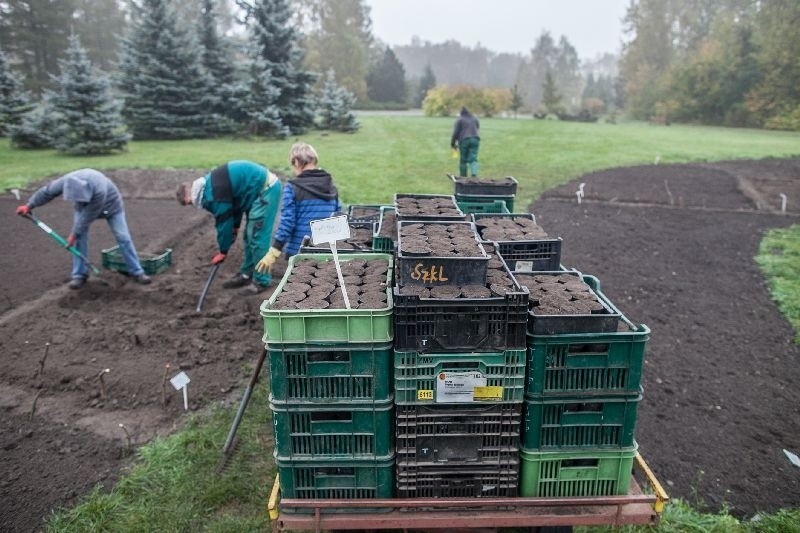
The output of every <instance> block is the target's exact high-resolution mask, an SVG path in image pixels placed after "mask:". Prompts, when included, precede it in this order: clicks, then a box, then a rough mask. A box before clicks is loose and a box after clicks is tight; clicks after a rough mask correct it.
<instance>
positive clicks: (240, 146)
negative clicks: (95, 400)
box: [0, 115, 800, 532]
mask: <svg viewBox="0 0 800 533" xmlns="http://www.w3.org/2000/svg"><path fill="white" fill-rule="evenodd" d="M360 120H361V122H362V125H363V127H362V129H361V131H360V132H358V133H356V134H353V135H344V134H325V133H320V132H311V133H309V134H308V135H305V136H303V137H302V140H304V141H306V142H309V143H311V144H313V145H314V146H315V147H316V148H317V150H318V152H319V154H320V157H321V166H323V167H324V168H326V169H327V170H329V171H330V172H331V173H332V174H333V175H334V177H335V180H336V183H337V185H338V186H339V189H340V196H341V198H342V200H343V202H345V203H371V204H374V203H390V202H391V201H392V194H393V193H394V192H416V193H448V194H451V193H452V190H453V188H452V183H451V182H450V181H449V180H448V179H447V178H446V176H445V174H446V173H448V172H449V173H456V172H457V162H456V161H455V160H453V159H452V158H451V153H450V149H449V139H450V132H451V128H452V123H453V120H452V119H449V118H448V119H432V118H424V117H403V116H375V115H372V116H362V117H360ZM481 125H482V134H483V142H482V146H481V153H480V162H481V174H482V175H484V176H487V177H500V176H506V175H512V176H514V177H516V178H517V179H518V180H519V182H520V185H519V191H518V199H517V202H516V205H517V206H518V207H517V210H519V211H521V210H524V208H525V206H526V205H527V203H528V202H530V201H532V200H533V199H535V198H536V196H538V195H539V194H540V193H541V192H542V191H544V190H546V189H547V188H549V187H551V186H553V185H556V184H559V183H563V182H565V181H567V180H569V179H571V178H574V177H577V176H579V175H581V174H583V173H586V172H589V171H593V170H599V169H603V168H610V167H617V166H627V165H634V164H653V163H655V162H656V160H658V161H659V162H661V163H683V162H690V161H716V160H726V159H737V158H743V159H759V158H764V157H788V156H799V155H800V134H798V133H787V132H767V131H757V130H744V129H723V128H709V127H693V126H670V127H664V126H651V125H648V124H643V123H621V124H617V125H611V124H602V123H600V124H579V123H562V122H552V121H534V120H528V119H520V120H511V119H482V120H481ZM292 142H294V139H287V140H283V141H255V140H223V139H218V140H193V141H163V142H149V141H142V142H133V143H131V144H130V147H129V150H128V151H127V152H125V153H122V154H118V155H113V156H103V157H72V156H63V155H59V154H58V153H56V152H54V151H51V150H44V151H20V150H12V149H11V148H10V147H9V143H8V140H7V139H5V140H0V188H9V187H21V186H24V185H25V184H27V183H29V182H30V181H33V180H38V179H41V178H44V177H49V176H54V175H57V174H62V173H65V172H67V171H70V170H74V169H76V168H81V167H87V166H89V167H94V168H98V169H114V168H131V167H141V168H194V169H198V170H200V169H202V170H208V169H211V168H213V167H214V166H216V165H219V164H221V163H223V162H225V161H227V160H230V159H251V160H255V161H259V162H261V163H263V164H265V165H267V166H272V167H275V168H278V169H282V170H284V171H286V170H288V164H287V161H286V158H287V153H288V149H289V146H290V145H291V143H292ZM770 239H771V240H767V241H765V242H766V243H767V244H765V247H764V248H762V256H764V257H768V256H769V257H772V258H777V259H775V260H774V261H771V265H767V264H765V263H762V265H763V266H764V268H765V270H766V271H767V273H768V275H770V276H775V277H776V279H778V278H780V277H788V278H790V282H792V283H794V285H791V286H790V287H789V289H781V288H779V286H778V285H773V287H775V288H774V290H775V291H776V292H790V293H793V294H794V295H796V294H797V293H798V292H800V289H799V288H798V287H797V286H796V280H797V279H798V278H797V275H796V274H797V269H796V268H795V270H793V271H790V274H789V275H788V276H787V275H785V273H786V272H787V269H786V267H785V266H783V263H782V262H781V261H783V260H786V259H787V258H788V259H790V260H791V261H793V264H794V265H795V267H796V264H797V258H796V255H797V250H798V249H800V247H799V246H798V245H797V243H798V242H800V231H798V230H797V229H796V228H795V229H793V230H791V231H787V233H786V234H785V235H784V234H782V233H781V234H772V235H771V236H770ZM778 259H780V260H781V261H778ZM765 261H766V259H765ZM792 280H793V281H792ZM776 283H777V282H776ZM795 297H796V296H795ZM789 306H790V307H792V308H794V309H795V310H797V309H800V304H798V302H797V301H796V300H795V301H794V302H790V304H789ZM795 323H797V322H795ZM244 385H245V384H244V383H243V384H242V389H244ZM259 390H260V391H261V392H260V393H259V394H256V395H255V396H254V398H253V399H252V400H251V405H250V406H249V408H248V412H247V414H246V415H245V417H244V421H243V423H242V426H241V427H240V429H239V434H238V435H239V439H240V442H241V443H242V448H240V450H239V451H238V453H237V455H236V456H235V457H234V460H233V461H232V463H231V464H230V465H229V467H228V469H227V470H226V471H225V472H224V473H223V474H221V475H220V474H217V473H215V472H214V466H215V465H216V462H217V459H218V458H219V454H220V449H221V446H222V443H224V441H225V436H226V433H227V430H228V428H229V425H230V423H231V421H232V419H233V416H234V412H235V409H234V410H224V409H221V408H218V409H214V410H213V412H212V413H210V414H205V415H198V416H196V417H195V418H194V419H193V421H192V422H191V423H189V425H188V427H187V428H186V429H184V430H183V431H181V432H180V433H177V434H175V435H172V436H171V437H168V438H166V439H158V440H156V441H154V442H152V443H150V444H148V445H146V446H144V447H142V448H141V449H140V450H139V451H138V457H137V461H136V464H135V465H134V466H133V468H132V470H131V472H129V473H128V474H127V475H126V476H125V477H124V478H123V479H122V480H121V481H120V482H119V483H118V484H117V485H116V486H115V488H114V489H113V490H112V491H110V492H109V493H104V492H102V491H99V490H97V491H95V492H93V493H92V494H90V495H88V496H87V497H86V498H85V499H84V501H83V502H82V503H81V504H80V505H78V506H76V507H75V508H73V509H70V510H62V511H60V512H58V513H57V514H55V515H54V516H53V517H52V518H51V520H50V521H49V523H48V526H47V530H48V531H58V532H62V531H63V532H72V531H201V530H202V531H237V532H238V531H263V530H265V529H267V528H268V527H269V524H268V518H267V513H266V508H265V504H266V501H267V497H268V493H269V490H270V488H271V484H272V480H273V479H274V475H275V469H274V464H273V461H272V458H271V455H272V454H271V453H269V449H270V448H271V446H272V442H271V435H269V434H268V432H267V434H265V431H264V428H265V427H268V425H265V424H263V421H262V420H258V419H257V417H255V416H252V415H253V413H254V412H262V413H265V412H266V413H268V412H269V408H268V405H267V399H266V396H265V394H266V393H265V392H263V387H261V388H259ZM797 523H800V510H793V511H787V512H782V513H778V514H776V515H772V516H770V517H762V519H761V520H759V521H755V522H746V523H740V522H739V521H738V520H736V519H735V518H733V517H730V516H729V515H727V514H725V513H722V514H720V515H704V514H700V513H696V512H695V511H693V510H692V509H691V507H690V506H688V505H686V504H685V503H680V502H678V503H677V504H671V505H668V506H667V508H666V511H665V515H664V520H663V521H662V526H661V527H660V528H659V531H779V530H781V531H798V529H797V527H796V524H797ZM595 530H596V529H595V528H591V529H588V531H595ZM625 530H626V531H646V530H648V528H625ZM581 531H587V529H585V528H584V529H582V530H581Z"/></svg>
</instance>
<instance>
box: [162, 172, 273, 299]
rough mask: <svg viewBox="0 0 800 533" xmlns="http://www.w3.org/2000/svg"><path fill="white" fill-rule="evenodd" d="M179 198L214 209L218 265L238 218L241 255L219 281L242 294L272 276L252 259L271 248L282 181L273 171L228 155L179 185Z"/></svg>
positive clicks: (215, 260)
mask: <svg viewBox="0 0 800 533" xmlns="http://www.w3.org/2000/svg"><path fill="white" fill-rule="evenodd" d="M177 198H178V202H179V203H181V204H182V205H194V206H195V207H197V208H202V209H205V210H206V211H208V212H209V213H211V214H212V215H214V223H215V225H216V230H217V246H218V247H219V252H217V254H216V255H214V257H212V258H211V264H212V265H216V264H219V263H221V262H223V261H224V260H225V257H226V256H227V255H228V251H229V250H230V248H231V246H232V245H233V242H234V241H235V240H236V236H237V235H238V233H239V228H240V227H241V224H242V218H243V217H247V222H246V223H245V229H244V258H243V260H242V264H241V265H240V267H239V272H238V273H237V274H236V275H235V276H234V277H233V278H232V279H230V280H227V281H225V283H223V284H222V286H223V288H226V289H235V288H239V287H243V289H242V293H243V294H259V293H261V292H263V291H265V290H266V289H267V288H268V287H269V285H270V283H271V282H272V276H271V275H270V274H269V272H258V271H256V270H255V266H256V262H257V261H258V259H259V258H260V257H262V256H263V255H264V254H265V253H266V252H267V250H268V249H269V243H270V240H271V239H272V228H273V227H274V225H275V217H276V215H277V213H278V207H279V206H280V198H281V182H280V179H278V176H276V175H275V174H274V173H272V172H270V171H269V170H267V169H266V168H265V167H263V166H261V165H259V164H256V163H253V162H251V161H229V162H227V163H225V164H224V165H220V166H218V167H217V168H215V169H214V170H212V171H211V172H209V173H208V174H206V175H205V176H202V177H200V178H197V179H196V180H194V181H193V182H192V183H191V184H190V183H182V184H181V185H179V186H178V191H177Z"/></svg>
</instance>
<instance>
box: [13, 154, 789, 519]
mask: <svg viewBox="0 0 800 533" xmlns="http://www.w3.org/2000/svg"><path fill="white" fill-rule="evenodd" d="M198 174H199V171H196V170H188V171H151V170H125V171H117V172H110V175H111V176H112V178H113V179H115V181H116V182H117V183H118V184H119V185H120V186H121V189H122V192H123V195H124V197H125V202H126V207H127V215H128V225H129V227H130V229H131V232H132V236H133V239H134V242H135V243H136V245H137V248H138V249H139V250H141V251H146V252H153V253H157V252H159V251H162V250H164V249H165V248H172V250H173V255H172V265H171V266H170V268H169V269H167V270H166V271H165V272H163V273H160V274H157V275H156V276H154V278H153V283H152V285H149V286H146V287H144V286H139V285H136V284H135V283H133V282H131V281H130V280H128V279H127V278H126V277H124V276H122V275H121V274H117V273H115V272H110V271H104V272H103V274H102V275H101V276H100V277H97V278H90V279H89V282H88V283H87V285H86V287H85V288H84V289H82V290H80V291H70V290H69V289H68V288H67V287H66V285H65V282H66V281H67V279H68V277H69V265H70V258H69V255H68V254H67V253H66V252H65V251H64V250H62V249H60V248H59V247H58V246H56V245H55V244H54V243H53V242H52V241H51V240H50V239H49V237H47V236H46V235H45V234H44V233H42V232H41V231H40V230H38V229H37V228H36V227H35V226H33V224H31V223H30V222H29V221H27V220H24V219H22V218H20V217H18V216H16V215H15V214H14V208H15V207H16V206H17V205H19V203H20V202H19V201H17V200H16V199H15V198H14V197H13V196H12V195H11V194H9V193H5V194H4V195H3V196H2V197H1V198H0V224H1V225H2V227H3V228H4V229H5V230H6V231H3V232H0V244H2V246H3V249H4V250H5V251H6V253H5V254H3V255H2V256H0V271H2V273H3V277H2V282H1V283H2V289H3V290H2V291H0V294H2V297H1V298H0V376H1V377H0V409H2V417H1V421H0V430H1V431H0V446H1V447H2V450H3V452H2V454H0V501H2V502H3V504H2V505H0V519H1V520H2V523H3V528H4V529H7V530H11V531H34V530H38V529H39V528H40V527H41V524H42V520H43V519H45V518H46V517H47V516H48V515H49V514H50V512H51V510H52V509H54V508H57V507H60V506H69V505H73V504H74V503H76V501H77V499H78V498H80V497H81V496H83V495H85V494H86V493H87V492H89V491H90V490H91V488H92V487H93V486H95V485H97V484H100V485H103V486H105V487H109V486H111V484H112V483H113V482H114V481H115V480H116V479H117V478H118V476H119V475H120V473H121V472H122V469H123V468H124V467H125V466H126V465H128V464H129V462H130V460H131V457H132V454H131V450H130V448H129V446H128V442H127V438H126V434H125V433H124V432H123V431H122V430H121V429H120V427H119V424H124V426H125V428H126V429H127V430H128V432H129V433H130V435H131V441H132V442H131V444H132V446H133V447H135V446H139V445H141V444H144V443H146V442H148V441H150V440H151V439H152V438H153V437H155V436H157V435H166V434H168V433H170V432H172V431H174V430H175V429H176V428H179V427H180V426H181V424H182V421H183V420H184V419H185V417H186V413H185V412H184V411H183V405H182V401H181V397H180V394H179V393H178V392H176V391H174V390H172V389H171V387H170V388H168V389H165V387H164V376H165V374H167V375H170V376H171V375H174V374H176V373H177V372H178V371H179V370H184V371H185V372H187V374H189V376H190V377H191V380H192V382H191V385H190V386H189V403H190V410H191V411H196V410H198V409H203V408H205V407H207V406H209V405H211V404H213V403H215V402H219V401H231V400H232V402H233V403H236V402H238V400H239V398H240V397H241V392H242V391H243V390H244V388H245V386H246V383H247V379H248V377H249V375H248V370H247V367H248V366H252V364H254V363H255V361H256V359H257V358H258V355H259V350H260V349H261V347H262V346H263V345H262V343H261V337H262V335H263V327H264V326H263V321H262V318H261V316H260V314H259V306H260V304H261V302H262V301H263V300H264V299H265V298H269V297H270V295H271V292H267V293H265V294H261V295H258V296H241V295H239V294H238V293H237V292H236V291H232V290H225V289H223V288H222V281H224V280H225V279H226V278H228V277H230V276H233V275H234V274H235V273H236V270H237V267H238V264H239V261H240V258H241V243H237V244H236V245H235V246H234V247H233V249H232V252H231V254H230V255H229V258H228V259H227V260H226V261H225V263H224V264H223V266H222V268H221V269H220V272H219V274H218V279H217V281H215V282H214V284H213V285H212V288H211V290H210V293H209V295H208V299H207V300H206V303H205V307H204V310H203V312H202V313H199V314H198V313H196V312H195V305H196V303H197V297H198V295H199V293H200V290H201V289H202V286H203V283H204V282H205V280H206V278H207V277H208V273H209V269H210V267H209V261H210V259H211V257H212V256H213V255H214V253H215V251H216V245H215V239H214V229H213V223H212V219H211V216H210V215H208V214H207V213H205V212H203V211H200V210H197V209H194V208H190V207H180V206H178V205H177V203H176V202H175V200H174V189H175V185H176V184H177V183H178V181H181V180H185V179H192V178H193V177H196V176H197V175H198ZM43 178H44V176H43ZM665 182H666V185H665ZM580 183H585V186H584V190H585V192H586V196H585V198H584V201H583V202H582V203H581V204H578V203H577V201H576V196H575V191H576V190H577V188H578V186H579V185H580ZM667 188H668V189H669V192H667ZM29 189H30V190H32V189H33V186H31V187H29ZM30 190H29V191H27V192H23V195H24V197H25V198H27V195H28V194H30ZM777 193H784V194H786V195H787V197H788V199H789V200H788V214H780V212H779V211H780V207H781V204H780V198H779V197H778V195H777ZM521 207H522V206H519V207H518V208H521ZM532 210H533V212H534V213H535V215H536V221H537V223H538V224H540V225H541V227H542V228H543V229H544V230H546V231H547V233H548V234H549V235H550V236H551V237H554V238H555V237H562V238H563V239H564V241H563V242H564V247H563V264H564V265H565V266H567V267H575V268H577V269H578V270H580V271H581V272H583V273H585V274H592V275H595V276H597V277H598V278H599V279H600V281H601V283H602V291H603V293H604V294H605V295H606V296H608V297H609V298H610V299H611V300H612V301H613V302H614V303H615V304H616V305H617V306H618V307H619V308H620V310H621V311H622V312H623V313H624V314H625V315H626V316H627V317H628V318H630V319H631V320H632V321H634V322H637V323H645V324H647V325H648V326H649V327H650V328H651V329H652V335H651V338H650V341H649V344H648V349H647V355H646V364H645V369H644V395H643V398H642V401H641V403H640V405H639V410H638V419H637V426H636V440H637V441H638V443H639V446H640V448H639V449H640V451H641V452H642V453H643V454H644V456H645V458H646V459H647V461H648V463H649V464H650V466H651V467H653V469H654V471H655V473H656V475H657V476H658V477H659V479H660V480H661V481H662V482H664V483H665V485H666V488H667V490H668V491H669V493H670V494H671V495H672V496H678V497H682V498H685V499H687V500H689V501H690V502H693V503H695V502H697V501H698V500H700V501H702V502H704V503H705V504H706V505H707V506H708V507H709V508H710V509H718V508H719V506H720V505H722V504H727V505H730V506H731V509H732V512H733V513H734V514H736V515H737V516H743V517H744V516H752V515H753V514H754V513H756V512H759V511H767V512H769V511H775V510H777V509H778V508H780V507H784V506H793V507H796V506H797V504H798V502H800V469H798V468H797V467H795V466H792V464H791V463H790V462H789V460H788V459H787V458H786V456H785V455H784V453H783V449H787V450H790V451H793V452H795V453H800V402H798V401H797V385H798V383H800V365H798V364H797V361H798V360H799V359H798V357H800V350H799V349H798V347H797V346H796V345H795V344H794V343H793V336H794V333H793V331H792V329H791V327H790V326H789V324H788V323H787V322H786V320H785V319H784V318H783V317H782V316H781V314H780V313H779V311H778V309H777V307H776V306H775V304H774V303H773V302H772V301H771V300H770V297H769V293H768V290H767V287H766V283H765V282H764V278H763V276H762V274H761V272H760V270H759V269H758V267H757V266H756V264H755V262H754V261H753V257H754V256H755V254H756V252H757V248H758V243H759V242H760V240H761V237H762V235H763V234H764V232H765V231H767V230H768V229H769V228H775V227H786V226H789V225H791V224H793V223H798V222H800V161H799V160H783V161H779V160H768V161H762V162H727V163H718V164H713V165H711V164H702V165H677V166H664V165H659V166H648V167H636V168H626V169H613V170H606V171H602V172H596V173H593V174H590V175H587V176H583V177H581V178H580V179H577V180H575V181H573V182H571V183H569V184H566V185H564V186H563V187H560V188H558V189H556V190H554V191H552V192H549V193H547V194H545V195H544V197H543V198H542V199H541V200H540V201H538V202H536V203H535V204H534V205H533V206H532ZM36 214H37V216H39V217H41V218H42V219H43V220H44V221H45V222H47V223H48V224H50V225H51V226H52V227H53V228H54V229H55V230H56V231H58V232H60V233H62V234H65V233H67V232H68V230H69V225H70V221H71V209H70V206H69V204H68V203H66V202H64V201H62V200H54V201H53V202H51V203H50V204H48V205H47V206H44V207H42V208H39V209H37V210H36ZM113 244H114V243H113V238H112V237H111V234H110V232H109V230H108V229H107V227H106V225H105V224H104V223H103V222H102V221H98V222H96V223H94V224H93V225H92V229H91V233H90V259H92V261H94V262H96V263H97V264H100V263H101V253H100V251H101V249H102V248H108V247H110V246H112V245H113ZM487 252H488V250H487ZM280 267H281V268H286V265H285V263H283V264H281V265H280ZM490 269H491V266H490ZM277 274H278V275H280V272H277ZM314 277H315V278H316V277H317V276H314ZM326 281H327V283H325V282H322V281H318V282H315V283H318V284H319V286H316V287H314V288H313V291H318V292H319V293H324V292H325V291H326V290H328V287H329V284H333V285H334V287H335V280H333V279H329V280H326ZM347 282H348V281H347V280H346V281H345V283H347ZM304 283H305V284H307V285H309V289H308V290H307V291H306V293H305V294H303V298H307V297H308V292H309V291H312V288H311V287H310V285H311V284H310V283H307V282H304ZM487 288H488V289H490V290H492V287H491V284H489V286H488V287H487ZM273 290H274V289H273ZM461 291H462V294H463V293H464V291H465V289H464V288H463V287H462V288H461ZM299 295H300V294H298V296H299ZM463 297H464V296H462V298H463ZM315 299H316V301H317V302H319V301H325V298H322V297H320V296H319V295H318V296H316V298H315ZM298 301H299V300H298ZM317 305H319V304H317ZM333 312H334V313H335V312H339V311H333ZM356 312H359V311H356ZM47 343H49V347H48V345H47ZM45 350H47V353H48V356H47V358H46V360H45V364H44V366H43V371H41V372H38V370H39V368H40V361H41V360H42V359H43V355H44V353H45ZM248 363H249V365H248ZM167 364H169V365H170V367H169V369H167V368H166V365H167ZM106 368H107V369H109V370H110V371H109V372H108V373H104V372H103V374H102V375H103V385H101V382H100V379H99V377H98V376H99V375H101V372H102V371H104V370H105V369H106ZM103 388H104V389H105V391H103ZM165 390H166V393H165V392H164V391H165ZM165 400H166V401H165ZM34 404H35V406H36V407H35V409H33V407H34ZM32 412H33V416H32V417H31V413H32ZM220 446H222V443H220ZM265 453H271V450H265ZM389 468H392V467H391V466H389ZM264 492H265V494H266V492H267V489H266V488H265V491H264Z"/></svg>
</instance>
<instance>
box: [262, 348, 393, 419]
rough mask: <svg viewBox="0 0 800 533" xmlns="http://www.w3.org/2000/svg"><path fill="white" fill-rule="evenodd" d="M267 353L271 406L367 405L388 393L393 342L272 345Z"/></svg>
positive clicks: (390, 379)
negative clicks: (314, 404) (286, 404)
mask: <svg viewBox="0 0 800 533" xmlns="http://www.w3.org/2000/svg"><path fill="white" fill-rule="evenodd" d="M267 349H268V350H269V370H270V379H271V388H270V391H271V392H272V397H273V400H274V401H275V402H309V403H328V402H337V401H339V402H340V401H347V402H350V403H353V404H356V403H372V402H376V401H382V400H388V399H389V398H390V396H391V393H392V344H391V343H382V344H336V345H306V344H302V345H298V344H285V345H284V344H273V343H270V344H269V345H268V346H267Z"/></svg>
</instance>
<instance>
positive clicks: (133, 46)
mask: <svg viewBox="0 0 800 533" xmlns="http://www.w3.org/2000/svg"><path fill="white" fill-rule="evenodd" d="M131 6H132V15H133V17H132V18H133V21H132V28H131V32H130V36H129V37H128V39H126V40H125V41H124V42H123V52H122V60H121V64H120V67H121V71H122V75H121V80H120V87H121V89H122V90H123V91H124V93H125V107H124V109H123V116H124V117H125V119H126V121H127V123H128V126H129V127H130V128H131V130H132V131H133V135H134V138H136V139H187V138H198V137H209V136H211V135H213V134H214V133H215V132H216V128H217V126H218V124H219V116H218V115H217V114H215V113H214V109H213V108H214V106H213V104H214V97H213V95H210V94H209V93H208V87H209V81H208V77H207V74H206V73H205V71H204V69H203V67H202V64H201V61H200V50H199V47H198V46H197V44H196V42H195V41H194V39H192V38H191V36H190V35H189V34H188V32H187V31H185V30H184V29H183V26H182V25H181V24H179V23H178V18H177V15H176V13H175V10H174V9H173V8H172V5H171V4H170V2H169V0H140V2H138V3H134V2H131Z"/></svg>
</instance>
